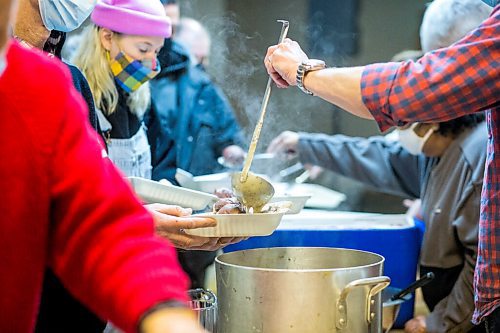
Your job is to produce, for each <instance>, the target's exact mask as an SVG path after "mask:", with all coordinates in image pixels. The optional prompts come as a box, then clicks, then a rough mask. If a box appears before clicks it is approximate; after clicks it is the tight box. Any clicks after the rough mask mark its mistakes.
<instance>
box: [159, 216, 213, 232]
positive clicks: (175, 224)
mask: <svg viewBox="0 0 500 333" xmlns="http://www.w3.org/2000/svg"><path fill="white" fill-rule="evenodd" d="M216 225H217V221H216V220H214V219H211V218H208V217H182V216H181V217H174V216H165V217H164V218H162V219H161V220H159V221H157V223H156V228H157V229H165V230H170V231H172V230H175V229H197V228H210V227H215V226H216Z"/></svg>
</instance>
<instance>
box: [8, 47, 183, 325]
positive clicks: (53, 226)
mask: <svg viewBox="0 0 500 333" xmlns="http://www.w3.org/2000/svg"><path fill="white" fill-rule="evenodd" d="M7 60H8V67H7V70H6V72H5V73H4V74H3V75H2V76H1V77H0V115H1V116H0V157H1V159H2V160H1V161H0V216H1V217H0V263H1V266H0V332H6V333H7V332H15V333H23V332H31V331H32V329H33V326H34V319H35V315H36V311H37V306H38V302H39V297H40V288H41V283H42V277H43V272H44V269H45V267H46V266H47V265H48V266H50V267H52V268H53V270H54V271H55V272H56V274H57V275H58V276H59V277H60V278H61V280H62V281H63V283H64V284H65V285H66V287H67V288H68V289H69V290H70V292H71V293H73V294H74V295H75V296H76V297H78V298H79V299H80V300H81V301H82V302H84V303H85V304H86V305H87V306H88V307H89V308H90V309H92V310H93V311H95V312H96V313H97V314H98V315H99V316H101V317H102V318H103V319H110V320H111V321H113V322H114V323H115V324H116V325H117V326H119V327H121V328H122V329H124V330H125V331H129V332H130V331H135V330H136V328H137V324H138V320H139V318H140V316H141V315H142V314H143V313H144V312H145V311H146V310H147V309H148V308H150V307H152V306H153V305H155V304H157V303H159V302H161V301H165V300H174V299H175V300H185V297H186V295H185V290H186V288H187V279H186V277H185V275H184V273H183V272H182V270H181V269H180V267H179V266H178V264H177V260H176V256H175V253H174V250H173V248H172V247H171V246H168V245H167V244H166V242H165V241H163V240H161V239H159V238H157V237H156V236H153V223H152V220H151V218H150V216H149V215H148V213H147V212H146V211H145V210H144V209H143V207H142V206H141V205H140V203H139V202H138V201H137V200H136V199H135V197H134V195H133V193H132V191H131V189H130V187H129V186H128V185H127V184H126V183H125V182H124V181H123V179H122V176H121V174H119V172H117V171H116V170H115V168H114V167H113V165H112V164H111V162H110V161H109V159H108V158H103V157H102V147H101V146H100V145H99V143H97V142H96V141H95V135H92V129H91V128H90V126H89V125H88V124H87V120H86V114H85V110H84V107H83V102H82V101H81V99H80V97H79V95H78V94H77V92H76V91H75V90H74V89H73V88H72V83H71V80H70V77H69V73H67V72H66V70H65V68H64V67H63V65H61V64H60V63H58V61H57V60H53V59H48V58H47V57H46V56H43V55H41V54H37V53H35V52H34V51H29V50H25V49H23V48H21V47H20V46H19V45H17V44H15V43H13V44H11V46H10V49H9V51H8V54H7Z"/></svg>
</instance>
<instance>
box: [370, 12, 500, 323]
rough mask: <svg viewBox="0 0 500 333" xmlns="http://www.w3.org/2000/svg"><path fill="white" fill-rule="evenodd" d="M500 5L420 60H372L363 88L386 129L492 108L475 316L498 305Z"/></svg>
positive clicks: (499, 233) (372, 111) (481, 317)
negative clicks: (468, 30) (476, 25)
mask: <svg viewBox="0 0 500 333" xmlns="http://www.w3.org/2000/svg"><path fill="white" fill-rule="evenodd" d="M499 19H500V6H496V7H495V10H494V11H493V13H492V15H491V16H490V18H489V19H487V20H486V21H485V22H483V24H482V25H481V26H480V27H479V28H478V29H476V30H475V31H473V32H472V33H470V34H469V35H468V36H466V37H465V38H463V39H462V40H461V41H459V42H457V43H455V44H453V45H452V46H450V47H448V48H444V49H439V50H436V51H434V52H431V53H427V54H425V55H424V56H423V57H422V58H421V59H420V60H418V61H417V62H412V61H408V62H404V63H387V64H374V65H370V66H367V67H366V68H365V70H364V72H363V76H362V82H361V92H362V95H363V101H364V103H365V105H366V107H367V108H368V109H369V110H370V112H371V113H372V115H373V117H374V118H375V120H376V121H377V123H378V125H379V126H380V128H381V129H382V130H386V129H387V128H389V127H392V126H398V125H403V124H405V123H408V122H425V121H435V122H439V121H446V120H449V119H453V118H457V117H460V116H463V115H465V114H468V113H474V112H478V111H482V110H488V111H487V113H486V115H487V116H486V121H487V123H488V137H489V139H488V147H487V149H488V151H487V154H488V155H487V160H486V172H485V178H484V183H483V190H482V194H481V215H480V221H479V244H478V258H477V265H476V272H475V276H474V288H475V289H474V291H475V305H476V310H475V312H474V317H473V321H474V322H475V323H479V322H480V321H481V320H482V319H484V317H485V316H488V315H489V314H491V313H492V312H493V311H494V310H495V309H496V308H497V307H499V306H500V103H499V96H500V82H499V78H500V22H499Z"/></svg>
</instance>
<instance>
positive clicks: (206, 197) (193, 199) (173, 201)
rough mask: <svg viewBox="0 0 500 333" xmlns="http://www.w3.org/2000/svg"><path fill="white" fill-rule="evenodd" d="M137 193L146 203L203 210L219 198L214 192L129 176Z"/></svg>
mask: <svg viewBox="0 0 500 333" xmlns="http://www.w3.org/2000/svg"><path fill="white" fill-rule="evenodd" d="M128 180H129V181H130V183H131V184H132V188H133V189H134V191H135V193H136V194H137V195H138V196H139V197H140V198H141V199H142V200H144V201H145V202H146V203H163V204H167V205H178V206H181V207H184V208H192V209H193V210H202V209H205V208H207V206H211V205H213V204H214V203H215V202H216V201H217V200H218V198H217V197H216V196H215V195H213V194H208V193H204V192H200V191H195V190H191V189H187V188H183V187H179V186H175V185H166V184H162V183H159V182H156V181H154V180H149V179H145V178H140V177H128Z"/></svg>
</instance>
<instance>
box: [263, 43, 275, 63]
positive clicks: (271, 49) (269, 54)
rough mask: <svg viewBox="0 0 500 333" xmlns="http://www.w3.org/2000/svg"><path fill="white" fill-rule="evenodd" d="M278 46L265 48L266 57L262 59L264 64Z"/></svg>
mask: <svg viewBox="0 0 500 333" xmlns="http://www.w3.org/2000/svg"><path fill="white" fill-rule="evenodd" d="M278 47H279V46H278V45H272V46H269V47H268V48H267V52H266V56H265V57H264V63H266V62H268V61H269V60H270V59H269V57H270V56H271V55H272V54H273V53H274V51H276V50H277V49H278Z"/></svg>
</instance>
